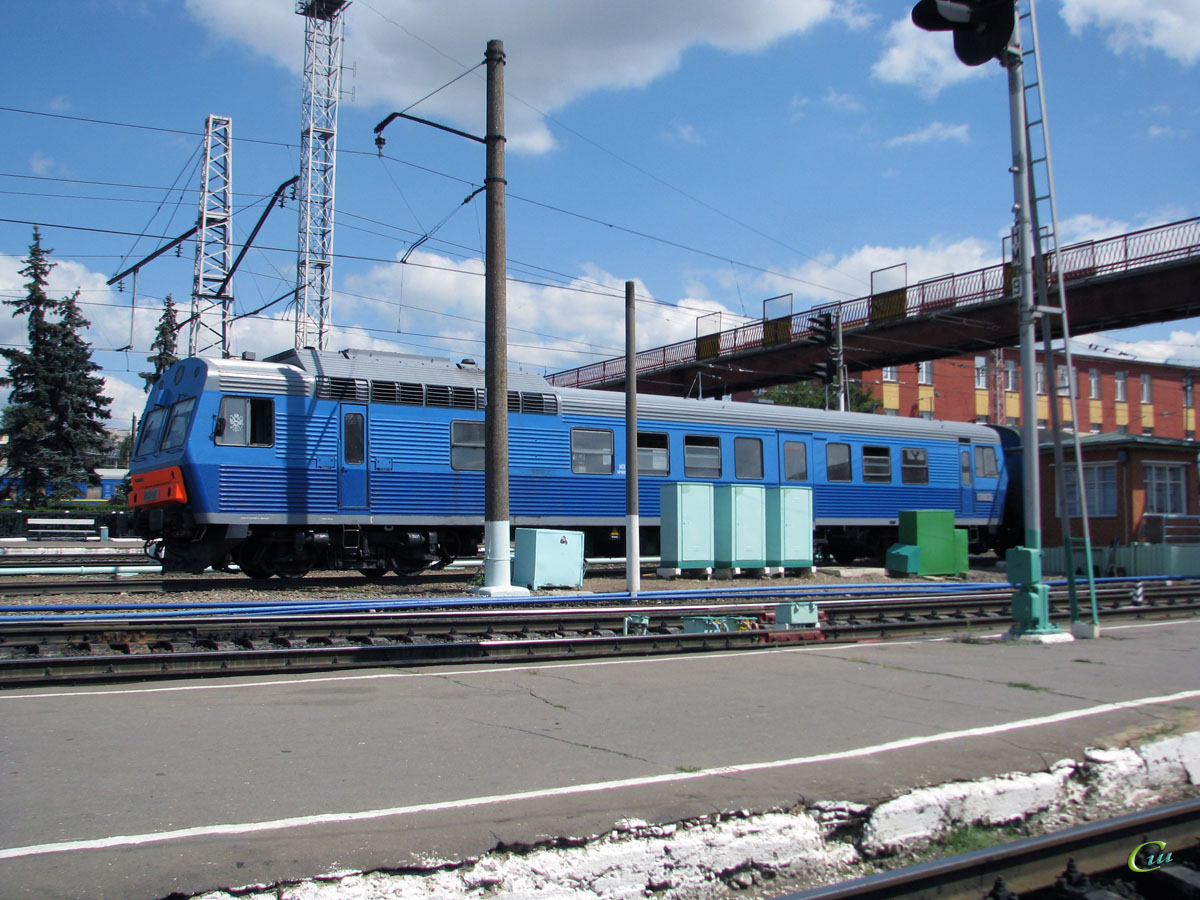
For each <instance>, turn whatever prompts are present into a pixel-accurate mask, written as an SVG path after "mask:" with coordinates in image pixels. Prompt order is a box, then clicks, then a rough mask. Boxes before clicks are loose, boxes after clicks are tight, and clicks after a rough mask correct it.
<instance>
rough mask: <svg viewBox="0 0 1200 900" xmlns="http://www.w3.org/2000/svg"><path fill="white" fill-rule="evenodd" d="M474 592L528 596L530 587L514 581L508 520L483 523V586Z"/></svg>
mask: <svg viewBox="0 0 1200 900" xmlns="http://www.w3.org/2000/svg"><path fill="white" fill-rule="evenodd" d="M471 593H472V594H482V595H484V596H486V597H528V596H529V589H528V588H523V587H516V586H514V585H513V583H512V549H511V548H510V546H509V540H508V522H507V521H504V522H484V523H483V586H482V587H477V588H472V589H471Z"/></svg>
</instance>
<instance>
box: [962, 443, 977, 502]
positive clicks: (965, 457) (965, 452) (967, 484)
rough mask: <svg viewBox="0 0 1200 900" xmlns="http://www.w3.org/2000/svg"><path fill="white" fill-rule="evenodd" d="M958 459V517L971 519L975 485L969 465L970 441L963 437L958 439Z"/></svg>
mask: <svg viewBox="0 0 1200 900" xmlns="http://www.w3.org/2000/svg"><path fill="white" fill-rule="evenodd" d="M958 460H959V465H958V468H959V472H960V475H959V494H960V498H959V506H958V508H959V517H960V518H963V519H972V518H974V517H975V485H974V484H973V483H972V482H973V481H974V477H973V469H972V465H971V442H970V441H969V440H966V439H965V438H960V439H959V441H958Z"/></svg>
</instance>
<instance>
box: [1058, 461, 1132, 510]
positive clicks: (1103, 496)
mask: <svg viewBox="0 0 1200 900" xmlns="http://www.w3.org/2000/svg"><path fill="white" fill-rule="evenodd" d="M1063 476H1064V477H1063V486H1064V487H1065V489H1066V494H1067V515H1069V516H1070V517H1071V518H1073V519H1077V518H1079V491H1078V490H1076V488H1075V484H1076V480H1075V468H1074V467H1070V468H1067V469H1064V470H1063ZM1083 488H1084V492H1085V493H1086V494H1087V510H1088V518H1091V519H1095V518H1102V517H1108V518H1111V517H1112V516H1115V515H1116V514H1117V467H1116V465H1114V464H1112V463H1108V464H1102V465H1091V466H1084V467H1083ZM1058 513H1059V515H1062V505H1061V504H1059V505H1058Z"/></svg>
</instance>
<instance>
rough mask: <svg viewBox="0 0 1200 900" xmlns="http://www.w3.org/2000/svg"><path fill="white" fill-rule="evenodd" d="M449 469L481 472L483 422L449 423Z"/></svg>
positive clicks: (462, 420) (464, 421)
mask: <svg viewBox="0 0 1200 900" xmlns="http://www.w3.org/2000/svg"><path fill="white" fill-rule="evenodd" d="M450 468H452V469H459V470H463V469H466V470H469V471H478V472H482V471H483V422H482V421H468V420H465V419H460V420H458V421H455V422H451V423H450Z"/></svg>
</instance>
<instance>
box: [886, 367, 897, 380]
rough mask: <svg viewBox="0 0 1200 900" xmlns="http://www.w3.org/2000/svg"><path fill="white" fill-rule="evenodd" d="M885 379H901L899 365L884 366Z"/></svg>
mask: <svg viewBox="0 0 1200 900" xmlns="http://www.w3.org/2000/svg"><path fill="white" fill-rule="evenodd" d="M883 380H884V381H899V380H900V369H899V367H897V366H884V367H883Z"/></svg>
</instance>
